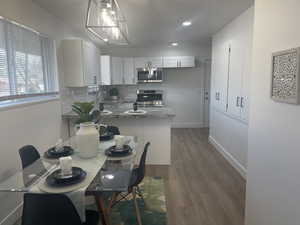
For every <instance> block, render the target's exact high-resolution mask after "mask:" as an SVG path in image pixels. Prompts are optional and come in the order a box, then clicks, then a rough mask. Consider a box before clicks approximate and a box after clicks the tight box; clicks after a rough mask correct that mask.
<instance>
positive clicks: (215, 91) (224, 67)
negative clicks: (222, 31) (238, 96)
mask: <svg viewBox="0 0 300 225" xmlns="http://www.w3.org/2000/svg"><path fill="white" fill-rule="evenodd" d="M213 42H214V43H213V52H212V91H211V93H212V94H211V100H212V101H211V102H212V106H213V107H214V108H216V109H217V110H220V111H222V112H226V110H227V85H228V65H229V43H228V42H224V41H223V39H222V38H219V37H217V38H215V39H214V41H213Z"/></svg>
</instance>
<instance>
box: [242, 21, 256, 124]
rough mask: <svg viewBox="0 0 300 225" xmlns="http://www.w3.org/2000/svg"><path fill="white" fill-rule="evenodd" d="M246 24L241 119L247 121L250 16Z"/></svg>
mask: <svg viewBox="0 0 300 225" xmlns="http://www.w3.org/2000/svg"><path fill="white" fill-rule="evenodd" d="M247 24H248V25H247V26H245V39H244V41H245V51H244V53H245V55H244V57H245V64H244V71H243V77H242V94H241V95H242V98H243V99H242V106H241V119H242V120H244V121H245V122H248V118H249V101H250V99H249V94H250V93H249V92H250V76H251V64H252V60H251V59H252V41H253V38H252V34H253V20H252V19H251V17H248V19H247Z"/></svg>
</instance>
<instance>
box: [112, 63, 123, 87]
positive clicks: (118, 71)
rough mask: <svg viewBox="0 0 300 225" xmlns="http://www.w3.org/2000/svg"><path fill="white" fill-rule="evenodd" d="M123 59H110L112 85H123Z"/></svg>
mask: <svg viewBox="0 0 300 225" xmlns="http://www.w3.org/2000/svg"><path fill="white" fill-rule="evenodd" d="M123 83H124V80H123V58H121V57H112V84H113V85H119V84H123Z"/></svg>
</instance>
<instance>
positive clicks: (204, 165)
mask: <svg viewBox="0 0 300 225" xmlns="http://www.w3.org/2000/svg"><path fill="white" fill-rule="evenodd" d="M162 150H163V149H162ZM147 173H148V174H149V175H159V176H163V177H164V178H165V180H166V182H165V191H166V198H167V209H168V224H169V225H243V224H244V209H245V185H246V182H245V180H244V179H243V178H242V177H241V176H240V175H239V174H238V172H236V170H235V169H234V168H233V167H231V165H230V164H229V163H228V162H227V161H226V160H225V159H224V158H223V157H222V156H221V154H219V153H218V152H217V150H215V149H214V147H213V146H212V145H210V144H209V143H208V129H172V165H171V167H170V168H167V167H163V166H149V167H148V170H147Z"/></svg>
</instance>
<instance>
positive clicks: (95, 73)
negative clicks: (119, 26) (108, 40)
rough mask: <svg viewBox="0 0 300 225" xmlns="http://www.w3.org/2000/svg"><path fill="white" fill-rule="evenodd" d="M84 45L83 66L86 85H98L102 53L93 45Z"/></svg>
mask: <svg viewBox="0 0 300 225" xmlns="http://www.w3.org/2000/svg"><path fill="white" fill-rule="evenodd" d="M82 43H83V60H84V62H83V65H84V74H85V76H84V77H85V83H86V84H87V85H89V86H91V85H97V84H98V83H100V82H99V80H100V79H101V77H100V63H99V58H100V52H99V50H98V49H97V47H95V46H94V45H93V44H92V43H89V42H85V41H84V42H82Z"/></svg>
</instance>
